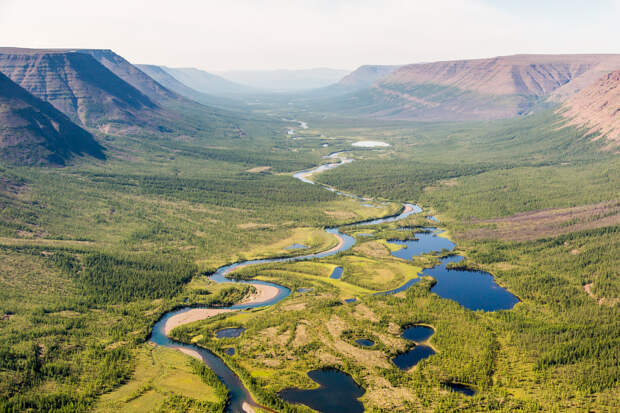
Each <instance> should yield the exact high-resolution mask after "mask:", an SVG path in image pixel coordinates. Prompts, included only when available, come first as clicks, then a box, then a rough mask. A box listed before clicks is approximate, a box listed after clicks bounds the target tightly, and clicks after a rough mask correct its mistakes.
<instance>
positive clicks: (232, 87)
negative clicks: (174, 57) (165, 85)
mask: <svg viewBox="0 0 620 413" xmlns="http://www.w3.org/2000/svg"><path fill="white" fill-rule="evenodd" d="M159 67H160V68H161V69H162V70H164V71H166V72H167V73H169V74H170V75H171V76H172V77H174V78H175V79H177V80H178V81H179V82H181V83H183V84H184V85H186V86H188V87H190V88H192V89H194V90H197V91H199V92H202V93H206V94H208V95H216V96H231V95H239V94H248V93H256V92H257V90H256V89H254V88H251V87H249V86H246V85H241V84H239V83H236V82H232V81H230V80H228V79H224V78H223V77H221V76H218V75H214V74H213V73H209V72H206V71H204V70H200V69H195V68H191V67H184V68H179V67H167V66H159Z"/></svg>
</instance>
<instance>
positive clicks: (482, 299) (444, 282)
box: [422, 255, 519, 311]
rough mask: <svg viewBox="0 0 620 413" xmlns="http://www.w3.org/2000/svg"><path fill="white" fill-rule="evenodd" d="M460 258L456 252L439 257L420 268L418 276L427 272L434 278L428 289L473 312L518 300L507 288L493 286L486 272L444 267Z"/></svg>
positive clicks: (509, 305) (511, 304) (500, 307)
mask: <svg viewBox="0 0 620 413" xmlns="http://www.w3.org/2000/svg"><path fill="white" fill-rule="evenodd" d="M462 260H463V257H461V256H458V255H455V256H451V257H446V258H442V259H441V264H440V265H438V266H436V267H434V268H427V269H425V270H424V271H422V275H430V276H431V277H433V278H435V279H436V280H437V284H435V285H434V286H433V288H431V291H432V292H434V293H436V294H437V295H439V296H440V297H443V298H449V299H450V300H454V301H456V302H458V303H459V304H461V305H462V306H463V307H465V308H468V309H470V310H474V311H475V310H483V311H497V310H508V309H511V308H512V307H514V305H515V304H517V303H518V302H519V299H518V298H517V297H515V296H514V295H513V294H511V293H510V292H509V291H508V290H506V289H505V288H502V287H500V286H499V285H497V283H495V280H494V279H493V276H492V275H491V274H489V273H488V272H484V271H467V270H450V269H447V268H446V265H447V264H448V263H451V262H459V261H462Z"/></svg>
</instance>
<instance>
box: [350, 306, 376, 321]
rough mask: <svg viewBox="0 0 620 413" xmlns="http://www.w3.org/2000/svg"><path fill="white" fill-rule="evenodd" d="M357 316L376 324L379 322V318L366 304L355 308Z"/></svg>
mask: <svg viewBox="0 0 620 413" xmlns="http://www.w3.org/2000/svg"><path fill="white" fill-rule="evenodd" d="M355 316H357V317H360V318H364V319H366V320H370V321H372V322H374V323H377V322H379V318H378V317H377V316H376V315H375V313H373V312H372V310H371V309H370V308H368V307H367V306H366V305H365V304H358V305H357V306H356V307H355Z"/></svg>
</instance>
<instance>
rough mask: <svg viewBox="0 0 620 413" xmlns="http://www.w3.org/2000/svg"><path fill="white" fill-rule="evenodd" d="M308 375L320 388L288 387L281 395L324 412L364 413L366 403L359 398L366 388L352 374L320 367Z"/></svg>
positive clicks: (285, 398)
mask: <svg viewBox="0 0 620 413" xmlns="http://www.w3.org/2000/svg"><path fill="white" fill-rule="evenodd" d="M308 377H310V378H311V379H312V380H313V381H315V382H316V383H318V384H319V385H320V387H319V388H318V389H310V390H306V389H295V388H288V389H284V390H282V391H281V392H280V397H281V398H282V399H283V400H285V401H287V402H289V403H293V404H304V405H306V406H308V407H310V408H311V409H314V410H316V411H319V412H322V413H344V412H350V413H362V412H363V411H364V405H363V404H362V402H360V401H359V400H358V398H359V397H361V396H362V395H363V394H364V393H365V390H364V389H363V388H361V387H360V386H359V385H358V384H357V383H356V382H355V380H353V378H352V377H351V376H349V375H348V374H346V373H343V372H342V371H340V370H337V369H332V368H330V369H320V370H312V371H310V372H308Z"/></svg>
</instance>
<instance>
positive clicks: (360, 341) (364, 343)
mask: <svg viewBox="0 0 620 413" xmlns="http://www.w3.org/2000/svg"><path fill="white" fill-rule="evenodd" d="M355 343H356V344H359V345H360V346H364V347H372V346H374V345H375V342H374V341H372V340H369V339H367V338H358V339H357V340H355Z"/></svg>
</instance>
